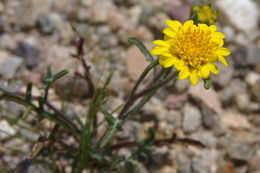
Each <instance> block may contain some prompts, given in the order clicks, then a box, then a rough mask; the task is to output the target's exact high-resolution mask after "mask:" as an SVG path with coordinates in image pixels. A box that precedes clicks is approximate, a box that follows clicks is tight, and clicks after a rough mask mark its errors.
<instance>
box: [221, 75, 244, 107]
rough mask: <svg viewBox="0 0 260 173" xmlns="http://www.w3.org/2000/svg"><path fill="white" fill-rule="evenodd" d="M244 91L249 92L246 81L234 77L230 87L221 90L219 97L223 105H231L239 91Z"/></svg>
mask: <svg viewBox="0 0 260 173" xmlns="http://www.w3.org/2000/svg"><path fill="white" fill-rule="evenodd" d="M244 92H247V85H246V83H245V82H243V81H241V80H239V79H234V80H232V81H231V82H230V84H229V86H228V87H226V88H224V89H223V90H221V91H220V92H219V98H220V100H221V101H222V103H223V105H229V104H231V103H233V102H234V101H235V100H234V99H235V96H236V94H237V93H244Z"/></svg>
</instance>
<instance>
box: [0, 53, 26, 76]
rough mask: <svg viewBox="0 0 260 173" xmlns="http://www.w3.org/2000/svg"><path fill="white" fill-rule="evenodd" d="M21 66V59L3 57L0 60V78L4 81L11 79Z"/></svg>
mask: <svg viewBox="0 0 260 173" xmlns="http://www.w3.org/2000/svg"><path fill="white" fill-rule="evenodd" d="M22 64H23V59H22V58H21V57H18V56H9V57H3V58H2V59H1V60H0V76H2V77H3V78H4V79H12V78H13V77H14V76H15V75H16V72H17V70H18V69H19V68H20V67H21V65H22Z"/></svg>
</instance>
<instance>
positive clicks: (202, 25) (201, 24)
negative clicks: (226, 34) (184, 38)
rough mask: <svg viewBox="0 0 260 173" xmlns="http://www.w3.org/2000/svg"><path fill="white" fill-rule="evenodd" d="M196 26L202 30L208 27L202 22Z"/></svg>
mask: <svg viewBox="0 0 260 173" xmlns="http://www.w3.org/2000/svg"><path fill="white" fill-rule="evenodd" d="M198 26H199V28H200V29H203V30H204V29H207V28H208V25H206V24H204V23H199V24H198Z"/></svg>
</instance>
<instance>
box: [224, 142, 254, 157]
mask: <svg viewBox="0 0 260 173" xmlns="http://www.w3.org/2000/svg"><path fill="white" fill-rule="evenodd" d="M227 153H228V155H229V156H230V157H231V158H232V159H237V160H244V161H245V160H248V159H250V158H251V157H252V156H253V155H254V154H255V153H256V149H255V148H252V147H251V146H250V145H248V144H246V143H245V142H238V141H237V142H233V141H231V142H230V143H229V145H228V148H227Z"/></svg>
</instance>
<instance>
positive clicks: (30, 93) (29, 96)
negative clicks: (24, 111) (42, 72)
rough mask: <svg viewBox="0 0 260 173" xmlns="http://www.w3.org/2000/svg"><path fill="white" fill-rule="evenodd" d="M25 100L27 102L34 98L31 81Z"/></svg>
mask: <svg viewBox="0 0 260 173" xmlns="http://www.w3.org/2000/svg"><path fill="white" fill-rule="evenodd" d="M25 100H26V101H27V102H31V100H32V83H31V82H30V83H28V85H27V88H26V96H25Z"/></svg>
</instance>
